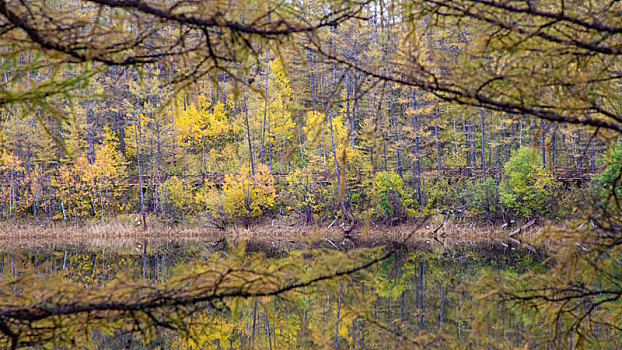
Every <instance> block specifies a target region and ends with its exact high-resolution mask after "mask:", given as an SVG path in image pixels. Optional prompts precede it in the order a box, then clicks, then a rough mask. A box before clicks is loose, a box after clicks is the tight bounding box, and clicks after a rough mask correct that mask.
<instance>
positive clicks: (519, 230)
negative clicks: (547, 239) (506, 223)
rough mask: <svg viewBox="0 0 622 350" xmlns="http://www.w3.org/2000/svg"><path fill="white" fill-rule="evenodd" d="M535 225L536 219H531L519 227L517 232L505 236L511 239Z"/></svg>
mask: <svg viewBox="0 0 622 350" xmlns="http://www.w3.org/2000/svg"><path fill="white" fill-rule="evenodd" d="M535 223H536V219H532V220H531V221H529V222H528V223H526V224H524V225H523V226H521V227H519V228H518V229H517V230H515V231H513V232H511V233H508V234H507V235H506V237H507V238H512V237H514V236H516V235H517V234H519V233H522V232H523V231H524V230H526V229H528V228H529V227H531V226H532V225H533V224H535Z"/></svg>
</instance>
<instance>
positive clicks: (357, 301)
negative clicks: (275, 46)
mask: <svg viewBox="0 0 622 350" xmlns="http://www.w3.org/2000/svg"><path fill="white" fill-rule="evenodd" d="M146 245H147V249H145V243H143V242H142V241H140V240H137V241H127V242H116V244H114V245H111V244H109V242H107V243H102V242H97V243H84V242H82V243H76V244H47V245H46V244H42V245H32V244H30V245H27V246H24V247H19V246H18V245H11V247H10V248H9V247H6V246H5V247H4V248H3V249H2V251H1V252H0V281H1V282H3V283H4V282H7V281H9V280H12V279H14V278H17V277H19V276H20V275H21V274H23V273H25V272H26V271H30V273H35V274H37V275H38V276H41V278H45V280H46V281H50V283H53V281H54V280H55V279H70V280H72V281H74V282H77V283H80V284H82V285H84V286H85V287H87V288H95V287H97V286H100V285H105V284H106V283H108V282H109V281H111V280H113V279H114V278H115V277H116V276H117V275H119V274H121V273H123V275H124V276H130V278H133V279H135V280H143V281H144V283H145V284H148V285H149V284H151V285H153V284H158V283H161V282H163V281H167V280H169V279H170V278H173V277H175V274H176V271H178V270H179V268H180V266H183V267H184V268H192V266H191V264H192V263H193V262H194V261H197V259H198V260H200V259H208V258H209V257H210V255H211V254H221V255H222V254H227V251H228V249H229V248H228V245H227V244H226V243H225V242H224V241H207V240H206V241H202V240H200V239H199V240H192V241H175V240H170V239H165V240H162V241H157V242H148V243H147V244H146ZM289 249H291V247H284V246H282V245H280V244H274V242H270V241H269V240H264V241H257V242H254V241H250V242H247V244H246V251H247V253H248V254H264V255H265V256H266V257H265V261H266V264H268V263H270V259H287V258H288V256H289V251H288V250H289ZM323 254H331V250H329V249H326V250H324V251H323ZM537 260H538V258H537V257H536V256H534V255H532V254H531V253H530V252H528V251H523V250H520V249H514V248H512V247H508V246H507V245H505V244H503V243H501V242H494V241H484V242H478V243H473V242H464V243H456V244H454V245H453V246H452V249H451V252H450V253H448V252H446V251H444V250H443V249H440V248H439V247H435V246H434V243H430V242H429V241H428V242H419V243H416V244H411V245H403V246H402V247H400V249H399V250H398V253H397V254H395V255H394V256H392V257H391V258H389V259H388V260H386V261H383V262H381V263H379V264H377V265H375V266H372V267H371V268H370V269H369V270H368V273H365V274H361V275H357V276H356V277H354V278H349V279H343V280H338V281H333V283H332V287H330V286H326V287H325V288H324V289H322V288H314V289H308V290H306V291H303V293H302V294H300V296H299V297H297V298H289V297H262V298H249V299H240V300H238V301H236V302H235V303H234V304H229V305H227V306H226V307H223V308H214V307H210V306H209V305H205V307H202V308H201V309H200V310H199V312H197V313H196V315H195V317H196V318H197V320H201V321H203V324H205V325H207V326H205V327H203V328H201V329H199V330H198V331H195V332H194V333H193V335H192V337H190V338H187V337H183V336H179V334H177V333H174V332H171V331H169V330H166V329H158V330H157V331H156V334H152V335H150V336H149V337H144V336H143V335H141V334H140V333H138V334H136V333H134V334H130V333H127V332H122V331H118V332H113V334H104V333H102V332H98V331H94V332H92V334H90V335H89V338H90V342H91V345H92V346H93V347H95V348H98V349H152V348H153V349H160V348H162V349H171V348H172V349H177V348H179V349H184V348H194V349H286V348H340V349H392V348H415V347H425V348H522V347H523V346H524V345H526V344H525V341H524V340H525V339H524V334H523V330H522V326H521V322H520V320H519V319H517V318H516V317H514V316H513V315H502V316H501V318H500V319H497V320H490V321H489V322H490V327H489V329H488V330H487V334H486V336H485V337H478V335H477V334H475V333H476V332H474V330H473V328H472V321H473V312H474V311H475V310H472V309H471V307H470V306H469V305H470V301H471V300H472V294H471V293H470V291H469V289H468V287H465V285H466V282H468V281H470V280H472V279H473V278H475V277H476V276H477V275H478V274H479V273H481V272H482V271H483V270H484V269H495V270H507V269H513V270H516V271H524V270H526V269H529V268H530V267H531V266H532V265H533V264H536V263H537ZM189 264H190V267H188V265H189ZM124 278H127V277H124ZM232 305H233V306H232Z"/></svg>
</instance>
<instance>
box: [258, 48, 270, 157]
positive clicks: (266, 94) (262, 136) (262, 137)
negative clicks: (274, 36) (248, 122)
mask: <svg viewBox="0 0 622 350" xmlns="http://www.w3.org/2000/svg"><path fill="white" fill-rule="evenodd" d="M264 62H265V63H264V64H265V70H266V79H265V84H266V89H265V90H264V105H263V126H262V128H261V153H260V154H259V161H260V162H262V163H263V159H264V142H265V139H266V121H267V117H268V86H269V82H268V81H269V80H268V79H269V78H270V77H269V75H268V74H269V73H270V69H269V67H268V52H267V50H266V59H265V61H264ZM268 137H270V134H268ZM268 142H269V141H268ZM270 169H272V166H270Z"/></svg>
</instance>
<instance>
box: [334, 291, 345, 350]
mask: <svg viewBox="0 0 622 350" xmlns="http://www.w3.org/2000/svg"><path fill="white" fill-rule="evenodd" d="M342 293H343V281H341V284H340V285H339V302H338V304H337V327H336V328H337V329H336V330H335V349H338V348H339V317H340V316H341V315H340V314H341V295H342Z"/></svg>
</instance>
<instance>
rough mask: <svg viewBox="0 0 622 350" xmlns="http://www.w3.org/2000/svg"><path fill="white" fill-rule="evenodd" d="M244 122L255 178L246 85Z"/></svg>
mask: <svg viewBox="0 0 622 350" xmlns="http://www.w3.org/2000/svg"><path fill="white" fill-rule="evenodd" d="M243 94H244V122H245V124H246V140H247V141H248V154H249V158H250V161H251V174H252V175H253V176H255V163H254V160H253V144H252V143H251V128H250V126H249V125H248V104H247V101H246V85H245V86H244V91H243Z"/></svg>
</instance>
